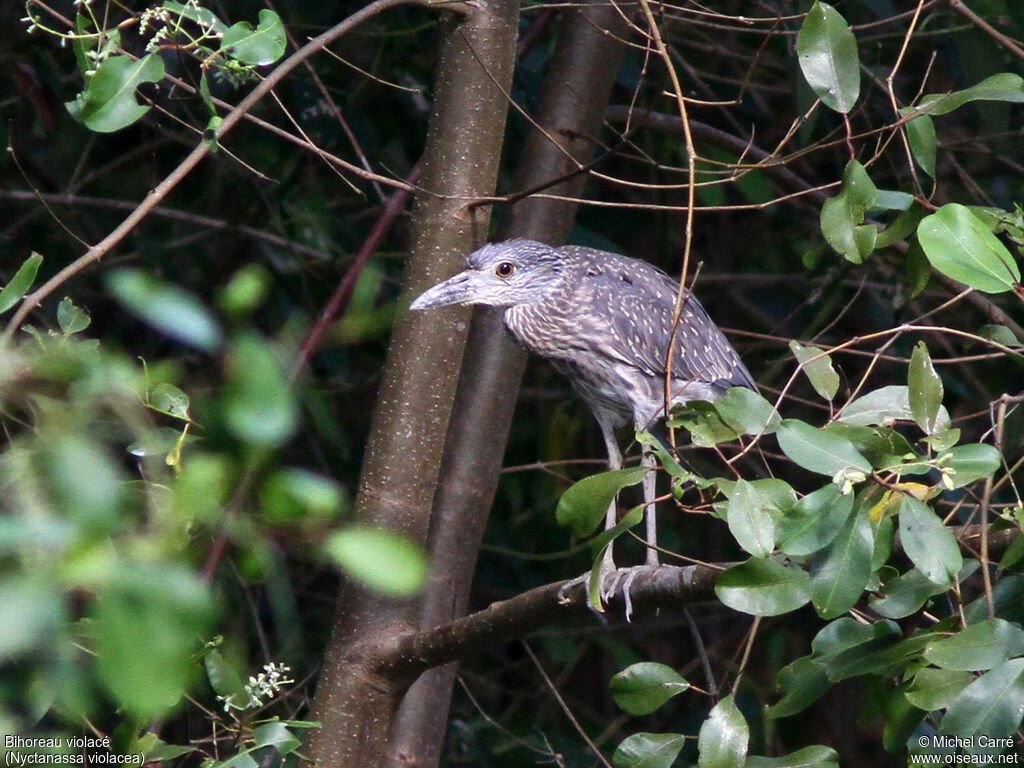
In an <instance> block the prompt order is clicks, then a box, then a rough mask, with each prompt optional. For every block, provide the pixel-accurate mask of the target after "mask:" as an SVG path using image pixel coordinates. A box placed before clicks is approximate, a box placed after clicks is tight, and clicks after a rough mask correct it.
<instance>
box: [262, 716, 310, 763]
mask: <svg viewBox="0 0 1024 768" xmlns="http://www.w3.org/2000/svg"><path fill="white" fill-rule="evenodd" d="M252 740H253V746H255V747H256V748H257V749H258V748H260V747H273V748H274V749H276V750H277V752H278V754H280V755H287V754H290V753H291V752H294V751H295V750H296V749H298V748H299V746H300V745H301V744H302V742H301V741H300V740H299V738H298V737H297V736H296V735H295V734H294V733H292V732H291V731H290V730H289V729H288V725H287V723H283V722H281V721H280V720H271V721H270V722H269V723H263V724H262V725H260V726H257V727H256V729H255V730H254V731H253V732H252Z"/></svg>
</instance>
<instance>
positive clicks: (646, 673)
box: [608, 661, 690, 715]
mask: <svg viewBox="0 0 1024 768" xmlns="http://www.w3.org/2000/svg"><path fill="white" fill-rule="evenodd" d="M608 687H609V689H610V690H611V693H612V698H613V699H615V703H616V704H618V705H619V708H620V709H622V710H624V711H626V712H628V713H629V714H631V715H649V714H651V712H654V711H655V710H656V709H658V707H660V706H661V705H662V704H664V703H665V702H666V701H668V700H669V699H671V698H672V697H673V696H678V695H679V694H680V693H682V692H683V691H686V690H688V689H689V688H690V684H689V683H688V682H687V681H686V679H685V678H684V677H682V676H681V675H680V674H679V673H678V672H676V671H675V670H674V669H672V667H669V666H667V665H665V664H658V663H656V662H653V661H642V662H640V663H638V664H631V665H630V666H628V667H626V668H625V669H624V670H622V671H621V672H619V673H618V674H616V675H614V676H613V677H612V679H611V681H610V682H609V683H608Z"/></svg>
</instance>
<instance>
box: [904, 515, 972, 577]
mask: <svg viewBox="0 0 1024 768" xmlns="http://www.w3.org/2000/svg"><path fill="white" fill-rule="evenodd" d="M899 514H900V540H901V542H902V544H903V551H904V552H905V553H906V554H907V557H909V558H910V559H911V561H912V562H913V563H914V565H916V566H917V568H918V570H920V571H921V573H923V574H924V575H925V576H926V577H927V578H928V579H930V580H931V581H933V582H935V583H936V584H939V585H945V584H949V583H950V580H951V579H952V578H953V577H954V576H956V574H957V572H958V571H959V570H960V568H961V566H963V564H964V563H963V556H962V555H961V554H960V547H959V546H958V545H957V543H956V537H955V536H953V533H952V531H950V530H949V528H947V527H946V526H945V525H943V524H942V521H941V520H940V519H939V518H938V516H937V515H936V514H935V512H933V511H932V508H931V507H929V506H928V505H927V504H925V503H923V502H920V501H918V500H917V499H915V498H914V497H912V496H906V495H905V496H904V497H903V500H902V501H901V502H900V513H899Z"/></svg>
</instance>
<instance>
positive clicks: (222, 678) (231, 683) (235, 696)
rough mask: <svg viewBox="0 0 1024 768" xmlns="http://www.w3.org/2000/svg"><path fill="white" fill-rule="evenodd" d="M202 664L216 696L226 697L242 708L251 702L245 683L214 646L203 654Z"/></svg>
mask: <svg viewBox="0 0 1024 768" xmlns="http://www.w3.org/2000/svg"><path fill="white" fill-rule="evenodd" d="M203 666H204V667H205V668H206V677H207V679H208V680H209V681H210V687H211V688H213V690H214V691H215V692H216V694H217V695H218V696H221V697H223V698H225V699H227V700H228V701H229V702H230V703H231V704H233V705H234V706H236V707H238V708H239V709H244V708H246V707H248V706H249V705H250V704H251V703H252V697H251V696H250V695H249V694H248V693H247V692H246V690H245V684H244V683H243V682H242V678H241V677H240V676H239V674H238V672H237V671H235V668H234V667H233V666H231V665H230V664H229V663H228V662H227V660H226V659H225V658H224V656H223V655H222V654H221V652H220V651H218V650H217V649H216V648H212V649H211V650H209V651H208V652H207V653H206V655H205V656H203Z"/></svg>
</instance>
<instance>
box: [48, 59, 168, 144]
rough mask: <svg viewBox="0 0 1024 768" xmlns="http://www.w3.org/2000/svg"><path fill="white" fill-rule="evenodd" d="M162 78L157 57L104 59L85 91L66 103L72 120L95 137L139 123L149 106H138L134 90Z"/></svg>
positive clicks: (162, 64) (161, 65)
mask: <svg viewBox="0 0 1024 768" xmlns="http://www.w3.org/2000/svg"><path fill="white" fill-rule="evenodd" d="M163 77H164V62H163V60H162V59H161V58H160V57H159V56H157V55H156V54H149V55H147V56H143V57H142V58H141V59H133V58H132V57H131V56H127V55H114V56H110V57H108V58H106V59H105V60H104V61H103V63H102V64H100V66H99V67H98V68H97V70H96V72H95V73H94V74H93V75H92V76H91V77H90V78H89V79H88V81H87V82H86V86H85V90H84V91H82V93H80V94H78V97H77V98H76V99H75V100H74V101H69V102H67V103H66V104H65V105H64V106H65V107H67V110H68V112H70V113H71V116H72V117H73V118H74V119H75V120H77V121H78V122H80V123H82V124H83V125H84V126H85V127H86V128H88V129H89V130H91V131H96V132H97V133H111V132H113V131H119V130H121V129H122V128H126V127H128V126H129V125H131V124H132V123H134V122H135V121H137V120H139V119H141V118H142V117H143V116H144V115H145V114H146V113H147V112H149V110H150V106H149V105H148V104H147V105H145V106H143V105H141V104H139V102H138V101H137V100H136V98H135V89H136V88H138V87H139V86H140V85H141V84H142V83H155V82H157V81H159V80H162V79H163Z"/></svg>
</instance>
